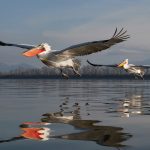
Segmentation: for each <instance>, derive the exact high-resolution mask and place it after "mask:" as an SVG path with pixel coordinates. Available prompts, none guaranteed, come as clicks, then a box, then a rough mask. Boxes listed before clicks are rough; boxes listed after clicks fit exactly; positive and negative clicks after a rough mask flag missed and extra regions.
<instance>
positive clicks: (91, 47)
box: [55, 28, 130, 60]
mask: <svg viewBox="0 0 150 150" xmlns="http://www.w3.org/2000/svg"><path fill="white" fill-rule="evenodd" d="M126 32H127V31H126V30H125V31H124V30H123V28H122V29H121V30H120V31H119V32H118V31H117V28H116V30H115V32H114V34H113V36H112V37H111V38H110V39H108V40H102V41H93V42H86V43H81V44H77V45H73V46H70V47H68V48H66V49H64V50H61V51H58V52H56V53H55V54H56V55H57V56H58V58H59V59H62V60H63V59H64V60H65V59H69V58H73V57H76V56H83V55H88V54H92V53H96V52H99V51H102V50H105V49H107V48H110V47H111V46H113V45H115V44H117V43H120V42H123V41H125V40H126V39H128V38H129V37H130V36H129V35H126V34H125V33H126Z"/></svg>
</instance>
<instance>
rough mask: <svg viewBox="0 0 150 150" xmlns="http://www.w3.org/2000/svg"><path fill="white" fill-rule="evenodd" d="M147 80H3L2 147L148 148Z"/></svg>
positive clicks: (0, 99) (67, 149)
mask: <svg viewBox="0 0 150 150" xmlns="http://www.w3.org/2000/svg"><path fill="white" fill-rule="evenodd" d="M149 139H150V81H149V80H144V81H143V80H48V79H44V80H42V79H38V80H33V79H28V80H19V79H18V80H12V79H10V80H0V149H6V150H20V149H22V150H27V149H36V150H41V149H44V150H49V149H53V150H55V149H64V150H70V149H72V150H76V149H78V150H83V149H86V150H91V149H93V150H99V149H103V150H105V149H106V150H108V149H131V150H141V149H144V150H149V149H150V142H149Z"/></svg>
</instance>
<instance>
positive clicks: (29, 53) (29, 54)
mask: <svg viewBox="0 0 150 150" xmlns="http://www.w3.org/2000/svg"><path fill="white" fill-rule="evenodd" d="M43 51H45V49H43V48H42V47H41V46H38V47H36V48H32V49H30V50H27V51H25V52H24V53H23V54H22V55H23V56H26V57H33V56H36V55H37V54H39V53H41V52H43Z"/></svg>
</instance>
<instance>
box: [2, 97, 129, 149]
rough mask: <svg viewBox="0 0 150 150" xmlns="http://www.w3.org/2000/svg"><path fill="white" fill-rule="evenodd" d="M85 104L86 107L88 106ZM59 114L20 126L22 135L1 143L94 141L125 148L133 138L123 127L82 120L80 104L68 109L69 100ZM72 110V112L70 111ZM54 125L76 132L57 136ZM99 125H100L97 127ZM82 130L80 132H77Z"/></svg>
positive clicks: (44, 116) (64, 103) (66, 100)
mask: <svg viewBox="0 0 150 150" xmlns="http://www.w3.org/2000/svg"><path fill="white" fill-rule="evenodd" d="M88 105H89V104H88V103H85V106H88ZM59 109H60V111H59V112H54V113H45V114H43V115H42V116H43V117H42V118H41V119H40V120H41V121H40V122H24V123H22V124H21V125H19V127H20V129H21V131H22V133H21V134H20V135H19V136H15V137H12V138H9V139H4V140H0V143H5V142H12V141H18V140H23V139H30V140H38V141H47V140H50V139H64V140H81V141H93V142H95V143H97V144H99V145H102V146H108V147H115V148H120V147H125V146H126V145H124V144H123V142H124V141H126V140H128V139H129V138H131V137H132V135H131V134H129V133H125V132H124V131H123V128H122V127H115V126H105V125H99V124H98V123H100V121H99V120H82V118H81V115H80V110H81V109H82V108H81V107H80V105H79V103H74V105H73V106H72V107H71V108H69V107H68V98H67V99H66V98H65V101H64V102H62V104H61V105H59ZM69 109H72V111H69ZM52 124H65V125H70V126H73V127H74V132H72V133H67V134H57V135H55V132H56V131H55V130H52V129H51V125H52ZM97 124H98V125H97ZM76 130H80V132H79V131H78V132H77V131H76Z"/></svg>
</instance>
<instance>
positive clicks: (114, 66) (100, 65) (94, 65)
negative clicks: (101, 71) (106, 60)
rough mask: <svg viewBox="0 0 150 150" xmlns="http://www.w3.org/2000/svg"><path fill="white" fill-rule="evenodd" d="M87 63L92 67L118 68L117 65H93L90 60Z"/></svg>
mask: <svg viewBox="0 0 150 150" xmlns="http://www.w3.org/2000/svg"><path fill="white" fill-rule="evenodd" d="M87 62H88V63H89V64H90V65H92V66H98V67H117V64H114V65H102V64H93V63H91V62H90V61H89V60H87Z"/></svg>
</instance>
